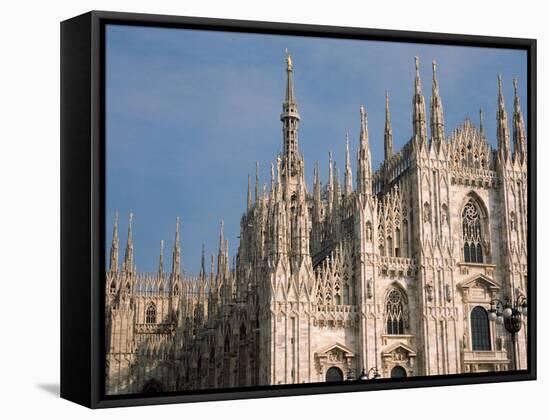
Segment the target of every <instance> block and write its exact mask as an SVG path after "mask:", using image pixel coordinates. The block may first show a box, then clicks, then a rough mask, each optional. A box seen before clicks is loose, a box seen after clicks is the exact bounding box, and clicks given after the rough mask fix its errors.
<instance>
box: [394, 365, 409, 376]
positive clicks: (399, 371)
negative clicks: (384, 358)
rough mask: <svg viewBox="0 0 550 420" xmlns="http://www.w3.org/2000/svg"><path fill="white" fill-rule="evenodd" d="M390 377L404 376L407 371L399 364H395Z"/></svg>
mask: <svg viewBox="0 0 550 420" xmlns="http://www.w3.org/2000/svg"><path fill="white" fill-rule="evenodd" d="M391 377H392V378H406V377H407V371H406V370H405V369H403V368H402V367H401V366H395V367H394V368H393V369H392V370H391Z"/></svg>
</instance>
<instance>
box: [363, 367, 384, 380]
mask: <svg viewBox="0 0 550 420" xmlns="http://www.w3.org/2000/svg"><path fill="white" fill-rule="evenodd" d="M379 377H380V373H378V368H376V367H373V368H370V369H369V370H368V371H367V372H365V369H364V368H363V370H361V373H360V374H359V380H361V381H368V380H370V379H376V378H379Z"/></svg>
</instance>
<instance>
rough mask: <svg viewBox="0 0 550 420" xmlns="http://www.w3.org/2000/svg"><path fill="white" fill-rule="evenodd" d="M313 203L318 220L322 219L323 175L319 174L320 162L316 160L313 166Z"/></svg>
mask: <svg viewBox="0 0 550 420" xmlns="http://www.w3.org/2000/svg"><path fill="white" fill-rule="evenodd" d="M313 182H314V184H315V185H314V186H313V203H314V213H315V217H316V221H320V220H321V176H320V174H319V162H315V167H314V168H313Z"/></svg>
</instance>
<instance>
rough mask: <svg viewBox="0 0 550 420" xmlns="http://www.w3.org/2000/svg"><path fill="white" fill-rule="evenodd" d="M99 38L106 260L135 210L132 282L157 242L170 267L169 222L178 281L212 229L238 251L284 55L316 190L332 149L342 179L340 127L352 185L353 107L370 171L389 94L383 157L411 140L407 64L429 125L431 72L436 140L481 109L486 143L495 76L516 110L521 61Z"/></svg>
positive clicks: (494, 52)
mask: <svg viewBox="0 0 550 420" xmlns="http://www.w3.org/2000/svg"><path fill="white" fill-rule="evenodd" d="M106 32H107V36H106V46H107V48H106V59H107V60H106V66H107V67H106V77H107V83H106V89H107V106H106V127H107V136H106V143H107V144H106V159H107V165H106V166H107V185H106V194H107V208H106V216H107V249H106V252H107V253H108V247H109V245H110V241H111V233H112V226H113V220H114V214H115V211H118V212H119V214H120V223H119V229H120V232H119V234H120V236H121V257H120V258H122V253H123V250H124V246H125V242H126V240H125V239H126V228H127V215H128V213H129V212H130V211H132V212H133V213H134V248H135V251H134V252H135V261H136V264H137V268H138V271H142V272H147V271H151V272H152V271H156V270H157V267H158V256H159V242H160V240H161V239H164V241H165V261H166V262H169V261H171V252H172V247H173V242H174V229H175V219H176V216H180V217H181V245H182V266H183V269H184V270H185V271H187V272H190V273H194V274H195V273H197V272H198V269H199V265H200V253H201V244H202V243H204V244H205V245H206V251H207V256H209V255H210V254H211V253H216V252H217V247H218V235H219V221H220V220H221V219H224V222H225V235H226V238H228V239H229V242H230V245H229V248H230V249H229V251H230V254H231V255H234V253H235V252H236V248H237V246H238V239H237V236H238V235H239V222H240V217H241V215H242V212H243V211H244V209H245V206H246V184H247V175H248V174H250V175H251V176H252V180H254V173H255V162H256V161H259V163H260V184H263V183H268V182H269V162H271V161H274V160H275V159H276V154H277V153H278V152H279V151H280V150H281V148H282V127H281V122H280V121H279V114H280V112H281V106H282V101H283V94H284V84H285V79H286V71H285V62H284V51H285V48H288V50H289V51H290V53H291V54H292V57H293V63H294V83H295V93H296V96H297V101H298V106H299V110H300V114H301V117H302V120H301V123H300V131H299V144H300V148H301V149H302V151H303V153H304V156H305V162H306V175H307V179H308V182H309V185H311V182H312V172H313V166H314V163H315V161H319V162H320V165H321V176H322V177H323V180H324V182H326V178H327V173H328V152H329V151H330V150H331V151H332V152H333V153H334V156H335V160H336V163H337V165H338V167H339V168H340V171H341V176H343V170H342V169H343V163H344V152H345V132H346V130H349V133H350V146H351V150H352V151H353V156H352V164H353V173H354V177H355V156H354V155H355V150H356V148H357V145H358V136H359V106H360V105H361V104H363V105H364V106H365V108H366V110H367V115H368V124H369V125H368V128H369V136H370V144H371V150H372V155H373V168H378V165H379V164H380V161H381V159H383V150H384V149H383V128H384V103H385V102H384V92H385V90H386V89H387V90H388V92H389V95H390V111H391V121H392V127H393V134H394V150H399V149H400V148H401V146H402V145H403V144H405V143H406V142H407V141H408V140H409V138H410V137H411V133H412V123H411V118H412V117H411V113H412V108H411V100H412V94H413V80H414V57H415V56H416V55H418V56H419V57H420V67H421V68H420V70H421V79H422V86H423V91H424V95H425V98H426V104H427V109H426V111H427V113H428V118H429V97H430V94H431V78H432V66H431V62H432V60H436V61H437V75H438V81H439V85H440V94H441V97H442V102H443V109H444V113H445V124H446V132H447V134H448V133H450V131H451V130H452V129H454V128H455V127H456V126H457V125H458V124H459V123H461V122H462V121H463V120H464V119H465V118H466V117H470V119H471V120H472V121H473V122H474V123H475V124H477V123H478V112H479V109H480V108H482V109H483V111H484V115H485V121H484V122H485V131H486V134H487V136H488V137H489V140H490V142H491V144H492V145H493V146H495V145H496V139H495V135H496V104H497V74H498V73H499V72H500V73H501V74H502V78H503V87H504V95H505V100H506V107H507V110H508V114H509V120H510V123H511V121H512V120H511V116H512V109H513V86H512V78H513V77H518V79H519V80H518V91H519V94H520V97H521V100H522V108H523V111H524V112H525V111H526V110H527V105H526V103H527V96H526V82H527V76H526V74H527V55H526V52H524V51H517V50H504V49H488V48H473V47H449V46H436V45H424V44H407V43H389V42H379V41H376V42H375V41H359V40H341V39H327V38H308V37H296V36H281V35H258V34H240V33H224V32H213V31H196V30H183V29H166V28H147V27H130V26H121V25H108V27H107V31H106ZM510 129H511V126H510ZM354 182H355V179H354ZM252 183H254V181H252ZM166 262H165V267H166V266H167V264H166ZM167 269H169V267H167Z"/></svg>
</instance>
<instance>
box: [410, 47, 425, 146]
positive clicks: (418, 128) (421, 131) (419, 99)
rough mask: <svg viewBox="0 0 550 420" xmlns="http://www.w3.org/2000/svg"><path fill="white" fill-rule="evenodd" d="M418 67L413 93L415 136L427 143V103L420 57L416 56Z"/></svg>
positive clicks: (422, 142) (416, 65) (423, 143)
mask: <svg viewBox="0 0 550 420" xmlns="http://www.w3.org/2000/svg"><path fill="white" fill-rule="evenodd" d="M414 63H415V67H416V76H415V78H414V95H413V100H412V103H413V137H414V138H415V140H416V141H417V143H418V144H420V145H426V137H427V134H426V104H425V101H424V95H423V94H422V84H421V82H420V63H419V58H418V57H415V58H414Z"/></svg>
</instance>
